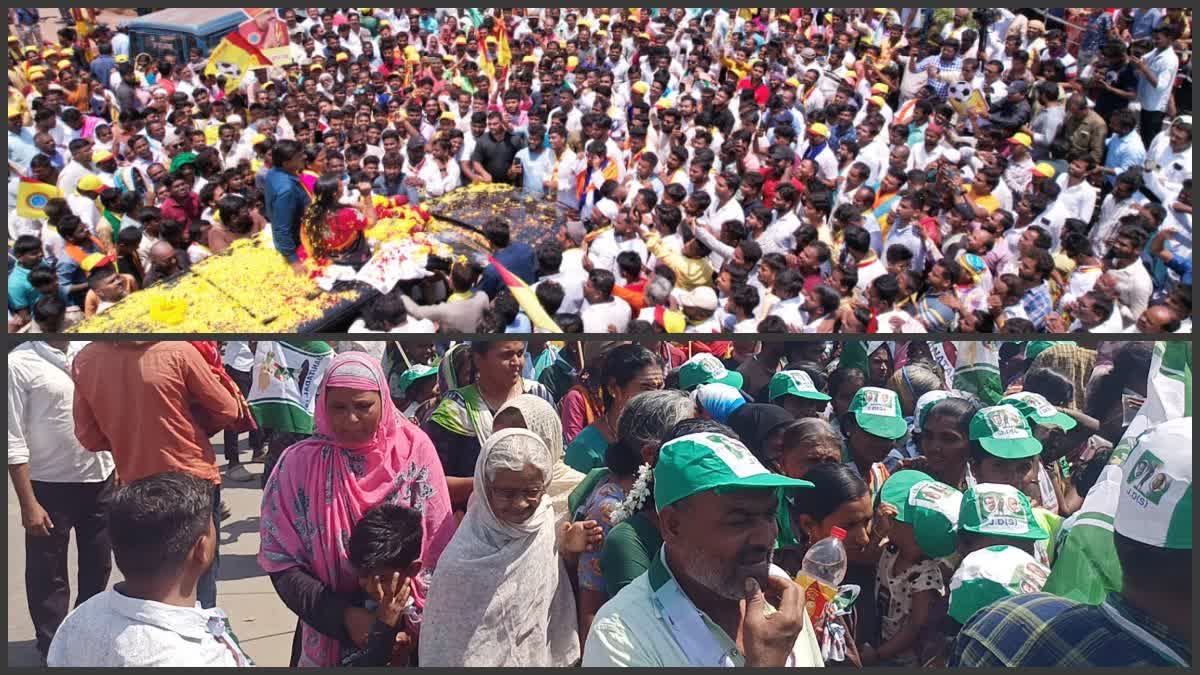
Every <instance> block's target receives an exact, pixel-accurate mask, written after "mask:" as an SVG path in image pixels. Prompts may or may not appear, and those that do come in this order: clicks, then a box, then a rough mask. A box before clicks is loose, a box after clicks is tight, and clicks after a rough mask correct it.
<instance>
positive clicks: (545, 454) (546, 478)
mask: <svg viewBox="0 0 1200 675" xmlns="http://www.w3.org/2000/svg"><path fill="white" fill-rule="evenodd" d="M497 434H498V435H499V434H503V436H501V438H499V439H498V440H497V441H495V443H494V444H491V446H492V447H491V448H490V449H489V450H488V451H487V458H486V459H485V460H484V464H483V470H484V475H486V476H487V481H488V483H489V484H490V483H491V482H492V481H493V480H495V478H496V472H498V471H499V470H501V469H507V470H509V471H517V472H520V471H524V470H525V467H526V466H533V467H535V468H537V469H538V471H541V472H542V481H543V482H545V483H546V484H549V482H550V478H551V473H552V469H553V466H552V465H551V464H550V450H549V449H547V448H546V444H545V443H544V442H543V441H542V439H541V438H539V437H538V436H537V435H536V434H534V433H533V432H531V431H528V430H525V429H505V430H503V431H499V432H497Z"/></svg>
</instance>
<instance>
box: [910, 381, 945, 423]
mask: <svg viewBox="0 0 1200 675" xmlns="http://www.w3.org/2000/svg"><path fill="white" fill-rule="evenodd" d="M952 397H954V394H953V393H952V392H949V391H946V390H945V389H934V390H932V391H927V392H925V393H924V394H921V398H918V399H917V403H916V405H914V406H913V424H912V428H913V430H914V431H916V432H918V433H920V432H921V431H922V430H923V429H924V428H925V420H926V419H927V418H928V417H929V411H930V410H933V406H935V405H937V403H938V402H939V401H944V400H946V399H948V398H952Z"/></svg>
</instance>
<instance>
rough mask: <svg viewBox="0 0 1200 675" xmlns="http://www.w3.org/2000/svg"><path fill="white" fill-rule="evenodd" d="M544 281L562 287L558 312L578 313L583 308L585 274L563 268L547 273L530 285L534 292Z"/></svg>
mask: <svg viewBox="0 0 1200 675" xmlns="http://www.w3.org/2000/svg"><path fill="white" fill-rule="evenodd" d="M563 267H566V265H563ZM560 269H562V268H560ZM545 281H553V282H554V283H556V284H558V285H559V286H561V287H562V289H563V300H562V304H561V305H559V306H558V311H559V313H560V314H578V313H579V310H580V309H582V308H583V283H584V282H585V281H587V275H586V274H581V273H574V274H572V273H569V272H567V271H565V270H564V271H560V272H558V273H556V274H547V275H546V276H544V277H542V278H541V279H539V280H538V282H537V283H536V284H534V285H533V286H532V288H533V291H534V293H536V292H537V289H538V286H540V285H541V284H542V282H545ZM605 330H607V329H605Z"/></svg>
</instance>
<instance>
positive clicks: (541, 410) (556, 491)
mask: <svg viewBox="0 0 1200 675" xmlns="http://www.w3.org/2000/svg"><path fill="white" fill-rule="evenodd" d="M509 408H515V409H516V410H517V411H518V412H519V413H521V418H522V419H524V420H525V428H526V429H529V430H530V431H532V432H533V433H535V434H537V435H538V436H540V437H541V439H542V441H543V442H545V443H546V445H547V446H548V447H549V448H550V454H551V455H553V456H554V470H553V472H551V479H550V487H549V489H547V491H546V494H547V495H548V496H549V497H550V506H552V507H553V508H554V515H555V517H556V523H565V522H567V520H568V517H569V515H570V514H569V513H567V498H568V497H569V496H570V495H571V491H572V490H574V489H575V486H577V485H579V482H580V481H582V480H583V478H584V476H583V474H582V473H579V472H578V471H576V470H575V469H572V468H571V467H569V466H567V463H566V462H565V461H564V455H563V432H562V420H561V419H559V416H558V411H556V410H555V409H554V406H552V405H550V404H549V403H547V402H546V399H544V398H542V397H541V396H535V395H533V394H521V395H520V396H518V397H516V398H514V399H512V400H511V401H509V402H508V403H506V404H504V407H502V408H500V410H498V411H496V415H497V416H499V415H500V413H502V412H504V411H505V410H507V409H509Z"/></svg>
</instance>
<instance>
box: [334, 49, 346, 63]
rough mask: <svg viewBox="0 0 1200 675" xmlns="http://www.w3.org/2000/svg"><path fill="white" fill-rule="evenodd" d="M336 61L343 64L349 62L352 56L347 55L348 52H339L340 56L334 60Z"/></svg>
mask: <svg viewBox="0 0 1200 675" xmlns="http://www.w3.org/2000/svg"><path fill="white" fill-rule="evenodd" d="M334 60H335V61H337V62H338V63H341V62H342V61H349V60H350V55H349V54H347V53H346V52H338V55H337V57H335V58H334Z"/></svg>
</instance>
